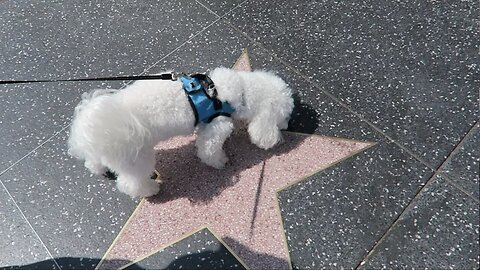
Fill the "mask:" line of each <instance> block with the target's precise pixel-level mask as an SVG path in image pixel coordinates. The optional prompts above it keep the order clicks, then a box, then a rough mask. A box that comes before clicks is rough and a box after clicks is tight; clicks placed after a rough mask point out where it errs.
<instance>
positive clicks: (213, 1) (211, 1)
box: [196, 0, 245, 16]
mask: <svg viewBox="0 0 480 270" xmlns="http://www.w3.org/2000/svg"><path fill="white" fill-rule="evenodd" d="M196 2H199V3H201V4H202V5H205V6H206V7H207V8H208V9H210V10H211V11H212V12H213V13H215V14H216V15H217V16H224V15H225V14H226V13H228V12H231V11H232V10H233V9H235V8H236V7H238V6H239V5H240V4H241V3H243V2H245V0H233V1H232V0H230V1H227V0H198V1H196Z"/></svg>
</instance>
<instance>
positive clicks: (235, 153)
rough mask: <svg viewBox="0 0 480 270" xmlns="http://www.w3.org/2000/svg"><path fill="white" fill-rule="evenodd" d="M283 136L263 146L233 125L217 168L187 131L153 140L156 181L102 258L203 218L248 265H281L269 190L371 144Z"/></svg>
mask: <svg viewBox="0 0 480 270" xmlns="http://www.w3.org/2000/svg"><path fill="white" fill-rule="evenodd" d="M284 138H285V143H284V144H282V145H280V146H277V147H276V148H274V149H272V150H268V151H264V150H261V149H259V148H257V147H256V146H254V145H252V144H250V142H249V140H248V135H247V134H246V132H245V131H244V129H241V130H240V131H237V132H235V134H233V135H232V137H230V139H229V140H228V141H227V142H226V144H225V150H226V152H227V154H228V155H229V157H230V161H229V163H228V164H227V166H226V168H225V169H223V170H216V169H213V168H210V167H208V166H206V165H204V164H203V163H201V162H200V160H199V159H198V158H196V156H195V147H194V137H193V136H191V137H181V138H174V139H172V140H170V141H167V142H163V143H161V144H160V145H158V146H157V147H158V156H157V158H158V164H157V169H158V171H159V172H160V178H161V180H162V189H161V191H160V193H159V194H158V195H157V196H155V197H153V198H149V199H147V200H145V201H144V202H143V203H142V204H140V206H139V209H137V211H136V213H135V216H134V217H132V219H131V220H130V221H129V223H128V224H126V228H125V229H124V230H123V232H122V233H121V235H120V236H119V238H118V239H117V241H116V242H115V243H114V244H113V246H112V248H111V250H110V252H109V253H108V254H107V256H106V257H105V259H106V260H113V259H125V260H129V261H135V260H138V259H140V258H142V257H143V256H145V255H148V254H150V253H152V252H154V251H156V250H159V249H160V248H163V247H165V246H168V245H170V244H172V243H174V242H176V241H178V240H179V239H180V238H182V237H185V236H186V235H189V234H191V233H192V232H193V231H194V230H197V229H199V228H201V227H204V226H207V227H208V228H209V229H211V230H212V231H213V232H214V233H216V234H217V235H218V236H219V237H221V238H222V239H225V238H227V239H234V240H235V241H232V243H233V244H231V245H230V248H231V249H232V250H233V252H234V253H235V254H236V255H237V256H238V257H239V258H240V259H241V260H242V261H243V262H244V263H245V264H246V265H247V266H248V267H250V268H251V269H288V268H289V267H290V265H289V262H290V259H289V255H288V250H287V248H286V242H285V236H284V231H283V226H282V222H281V216H280V213H279V211H278V202H277V198H276V191H277V190H279V189H281V188H284V187H285V186H287V185H289V184H291V183H294V182H296V181H299V180H301V179H302V178H304V177H305V176H308V175H310V174H312V173H314V172H316V171H318V170H321V169H322V168H325V167H327V166H329V165H331V164H332V163H335V162H337V161H339V160H341V159H344V158H346V157H349V156H351V155H352V154H354V153H356V152H358V151H360V150H362V149H364V148H365V147H368V146H369V145H370V144H369V143H364V142H356V141H350V140H340V139H335V138H328V137H320V136H307V135H300V134H294V133H284ZM235 243H238V244H235ZM236 245H239V246H238V247H237V246H236ZM240 245H241V246H243V247H241V246H240ZM244 247H246V248H247V249H248V250H249V251H248V252H246V251H245V248H244ZM255 253H257V254H258V253H263V254H268V255H270V256H273V257H276V258H278V259H280V260H275V261H269V260H268V258H269V256H254V255H252V254H255ZM117 266H118V265H112V264H109V263H108V262H106V263H104V264H103V265H102V266H101V268H112V267H117Z"/></svg>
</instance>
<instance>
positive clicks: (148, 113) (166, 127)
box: [68, 68, 293, 197]
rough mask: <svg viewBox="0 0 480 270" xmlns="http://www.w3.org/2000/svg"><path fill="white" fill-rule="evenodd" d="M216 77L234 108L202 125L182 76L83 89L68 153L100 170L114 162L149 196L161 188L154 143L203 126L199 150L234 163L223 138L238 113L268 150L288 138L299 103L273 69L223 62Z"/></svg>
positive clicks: (132, 187) (121, 180)
mask: <svg viewBox="0 0 480 270" xmlns="http://www.w3.org/2000/svg"><path fill="white" fill-rule="evenodd" d="M210 77H211V79H212V81H213V82H214V84H215V87H216V89H217V91H218V99H219V100H220V101H222V102H225V101H226V102H228V103H229V104H230V105H231V106H232V107H233V109H234V110H235V111H234V113H233V114H232V117H226V116H218V117H216V118H214V119H213V120H212V121H211V122H210V123H208V124H204V123H200V124H199V125H197V126H195V115H194V111H193V109H192V107H191V105H190V104H189V101H188V98H187V96H186V95H185V91H184V90H183V85H182V83H181V82H180V81H178V80H177V81H170V80H141V81H136V82H134V83H133V84H131V85H129V86H128V87H126V88H125V89H122V90H95V91H93V92H90V93H88V94H87V93H85V94H84V95H83V100H82V101H81V102H80V103H79V104H78V105H77V107H76V108H75V113H74V119H73V123H72V126H71V131H70V137H69V140H68V144H69V153H70V154H71V155H72V156H74V157H76V158H79V159H82V160H85V166H86V167H87V168H88V169H89V170H90V171H91V172H92V173H94V174H103V173H105V172H106V171H107V170H108V169H110V170H113V171H114V172H116V173H117V174H118V178H117V187H118V189H119V190H120V191H122V192H124V193H126V194H128V195H130V196H131V197H149V196H152V195H154V194H156V193H157V192H158V191H159V184H158V183H157V182H155V181H154V180H152V179H151V178H150V175H151V174H152V172H153V171H154V169H155V155H154V150H153V147H154V146H155V145H156V144H157V143H158V142H160V141H163V140H167V139H169V138H171V137H173V136H178V135H188V134H192V133H193V132H194V131H195V129H196V128H198V130H197V133H198V134H197V135H198V136H197V139H196V143H195V145H196V147H197V156H198V157H199V158H200V159H201V160H202V161H203V162H204V163H206V164H207V165H210V166H212V167H215V168H222V167H223V166H224V165H225V163H226V162H227V156H226V154H225V152H224V151H223V143H224V142H225V140H226V139H227V138H228V137H229V136H230V134H231V133H232V130H233V122H232V118H233V119H241V120H245V121H246V122H247V123H248V133H249V136H250V140H251V142H252V143H254V144H255V145H257V146H258V147H260V148H263V149H269V148H271V147H273V146H274V145H276V144H277V143H279V142H280V141H281V140H282V137H281V133H280V130H281V129H286V128H287V126H288V121H289V119H290V114H291V112H292V110H293V98H292V93H291V90H290V89H289V88H288V86H287V85H286V84H285V82H284V81H283V80H282V79H280V78H279V77H277V76H275V75H274V74H272V73H270V72H266V71H253V72H243V71H233V70H231V69H227V68H216V69H215V70H213V71H212V72H211V73H210Z"/></svg>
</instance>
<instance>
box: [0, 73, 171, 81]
mask: <svg viewBox="0 0 480 270" xmlns="http://www.w3.org/2000/svg"><path fill="white" fill-rule="evenodd" d="M176 79H177V77H176V76H175V75H174V74H173V73H164V74H158V75H138V76H114V77H104V78H80V79H53V80H7V81H3V80H0V84H20V83H48V82H82V81H130V80H134V81H137V80H172V81H175V80H176Z"/></svg>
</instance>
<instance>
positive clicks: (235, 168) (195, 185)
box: [148, 105, 316, 203]
mask: <svg viewBox="0 0 480 270" xmlns="http://www.w3.org/2000/svg"><path fill="white" fill-rule="evenodd" d="M305 108H306V109H305ZM312 111H313V109H311V108H310V107H308V105H307V107H304V110H303V111H302V112H303V113H300V114H298V113H297V114H295V115H293V117H300V118H303V120H302V119H300V120H299V119H295V118H293V117H292V120H291V122H292V121H294V122H295V121H296V122H298V121H305V117H309V118H310V117H311V116H312ZM310 119H311V120H310V121H311V122H312V123H313V124H312V123H311V126H314V125H315V124H314V123H315V121H316V117H315V118H310ZM283 137H284V142H283V143H282V144H280V145H278V146H276V147H274V148H272V149H269V150H263V149H260V148H258V147H256V146H255V145H253V144H252V143H251V142H250V140H249V137H248V134H247V132H246V128H245V127H243V126H242V127H241V128H240V129H237V130H235V131H234V133H233V134H232V136H231V137H230V138H229V139H228V140H227V141H226V142H225V145H224V149H225V152H226V153H227V156H228V157H229V162H228V163H227V164H226V166H225V168H224V169H220V170H217V169H214V168H212V167H209V166H207V165H205V164H204V163H202V162H201V161H200V159H199V158H197V156H196V149H195V142H194V138H193V136H192V137H189V138H185V139H180V141H181V142H180V143H179V142H177V144H179V145H177V146H175V143H173V146H172V143H170V144H168V146H167V147H162V144H160V145H159V147H160V148H159V149H158V151H157V156H156V158H157V164H156V170H157V171H158V172H159V174H160V180H161V187H160V192H159V193H158V194H157V195H155V196H153V197H150V198H149V199H148V200H149V201H150V202H152V203H163V202H168V201H171V200H175V199H178V198H187V199H188V200H190V201H191V202H192V203H202V202H208V201H210V200H212V199H213V198H215V197H216V196H218V195H219V194H220V193H221V192H223V191H224V190H225V189H227V188H228V187H230V186H232V185H235V183H237V181H239V179H240V173H241V172H243V171H244V170H247V169H249V168H251V167H253V166H255V165H258V164H261V163H262V162H264V161H265V160H267V159H269V158H271V157H272V156H279V155H282V154H285V153H288V152H290V151H291V150H292V149H295V148H296V147H297V146H298V145H299V144H301V143H302V141H303V140H305V138H307V135H305V136H303V135H298V134H293V133H290V132H283ZM259 177H261V176H259ZM259 180H261V179H259Z"/></svg>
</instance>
